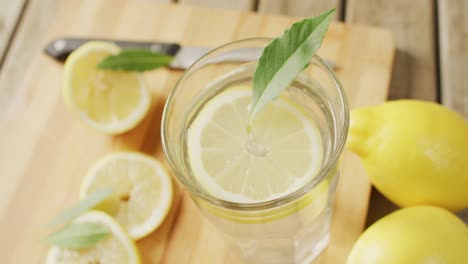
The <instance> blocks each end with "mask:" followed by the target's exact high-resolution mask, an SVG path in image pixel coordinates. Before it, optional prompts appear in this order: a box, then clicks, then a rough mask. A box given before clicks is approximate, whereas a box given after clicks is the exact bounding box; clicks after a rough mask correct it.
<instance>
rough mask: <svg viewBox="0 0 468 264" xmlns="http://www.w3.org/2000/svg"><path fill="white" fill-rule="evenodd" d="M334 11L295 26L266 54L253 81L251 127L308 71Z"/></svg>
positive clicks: (270, 45)
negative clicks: (301, 74) (255, 119)
mask: <svg viewBox="0 0 468 264" xmlns="http://www.w3.org/2000/svg"><path fill="white" fill-rule="evenodd" d="M335 11H336V10H335V9H332V10H330V11H328V12H325V13H323V14H321V15H319V16H316V17H312V18H308V19H304V20H302V21H300V22H297V23H295V24H293V25H292V26H291V27H290V28H289V29H287V30H286V31H285V32H284V33H283V35H282V36H280V37H278V38H276V39H274V40H273V41H272V42H271V43H270V44H269V45H268V46H267V47H266V48H265V49H264V50H263V53H262V55H261V57H260V59H259V62H258V65H257V69H256V70H255V74H254V78H253V97H252V110H251V112H250V120H249V127H250V124H251V123H252V120H253V119H254V117H255V115H257V114H258V112H260V110H262V109H263V107H265V105H267V104H268V103H269V102H271V101H273V100H274V99H275V98H277V97H278V96H279V95H280V94H281V92H282V91H283V90H284V89H286V88H287V87H288V86H289V85H290V84H291V83H292V82H293V81H294V80H295V79H296V78H297V76H298V75H299V73H301V72H302V71H303V70H304V69H305V68H306V67H307V65H308V64H309V62H310V60H311V58H312V57H313V56H314V54H315V52H317V50H318V49H319V48H320V45H321V44H322V41H323V38H324V37H325V33H326V32H327V29H328V25H329V23H330V20H331V17H332V15H333V14H334V13H335Z"/></svg>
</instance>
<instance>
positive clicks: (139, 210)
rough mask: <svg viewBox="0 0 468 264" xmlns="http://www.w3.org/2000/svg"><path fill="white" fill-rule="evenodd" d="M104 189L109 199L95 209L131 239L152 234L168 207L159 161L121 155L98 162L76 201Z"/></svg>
mask: <svg viewBox="0 0 468 264" xmlns="http://www.w3.org/2000/svg"><path fill="white" fill-rule="evenodd" d="M104 188H110V189H111V190H112V195H111V197H109V198H108V199H106V200H105V201H104V202H103V203H102V204H101V205H99V206H98V207H97V208H96V209H98V210H103V211H105V212H107V213H108V214H110V215H111V216H113V217H114V218H115V219H116V220H117V222H119V223H120V224H121V225H122V226H123V227H124V228H126V229H127V231H128V233H129V234H130V236H131V237H132V238H133V239H140V238H142V237H144V236H146V235H148V234H149V233H151V232H152V231H154V230H155V229H156V228H157V227H158V226H159V225H161V223H162V222H163V220H164V218H165V217H166V215H167V214H168V212H169V209H170V207H171V203H172V182H171V179H170V176H169V174H168V173H167V172H166V170H165V169H164V167H163V166H162V164H161V163H159V161H157V160H156V159H154V158H151V157H149V156H146V155H143V154H139V153H134V152H121V153H114V154H110V155H108V156H106V157H104V158H103V159H101V160H99V161H98V162H97V163H96V164H95V165H94V166H93V167H92V168H91V169H90V171H89V173H88V175H87V177H86V178H85V180H84V182H83V184H82V186H81V190H80V197H81V198H84V197H86V196H87V195H89V194H91V193H93V192H95V191H97V190H100V189H104Z"/></svg>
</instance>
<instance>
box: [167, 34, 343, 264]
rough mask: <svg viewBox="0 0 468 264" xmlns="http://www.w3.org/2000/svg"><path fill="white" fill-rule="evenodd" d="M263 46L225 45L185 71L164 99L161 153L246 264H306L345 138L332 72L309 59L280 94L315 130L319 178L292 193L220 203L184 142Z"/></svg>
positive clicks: (326, 225)
mask: <svg viewBox="0 0 468 264" xmlns="http://www.w3.org/2000/svg"><path fill="white" fill-rule="evenodd" d="M270 42H271V39H268V38H255V39H246V40H240V41H235V42H232V43H228V44H226V45H223V46H221V47H219V48H216V49H214V50H212V51H211V52H209V53H208V54H206V55H205V56H203V57H202V58H200V59H199V60H198V61H197V62H195V63H194V64H193V65H192V66H191V67H190V68H188V69H187V70H186V71H185V73H184V74H183V75H182V77H181V78H180V79H179V81H178V82H177V84H176V85H175V88H174V89H173V91H172V93H171V94H170V95H169V97H168V99H167V102H166V105H165V108H164V112H163V118H162V127H161V130H162V131H161V135H162V143H163V148H164V153H165V155H166V158H167V160H168V163H169V166H170V167H171V169H172V171H173V173H174V175H175V176H176V177H177V179H178V180H179V181H180V182H181V183H182V184H183V185H184V186H185V188H186V189H187V190H188V192H189V193H190V195H191V197H192V198H193V200H194V201H195V203H196V204H197V206H198V207H199V208H200V210H201V211H202V213H203V214H204V215H205V217H207V218H208V220H209V221H210V222H211V223H212V224H214V225H215V226H216V227H217V229H218V230H220V231H221V232H223V233H224V234H225V235H226V237H227V238H228V239H229V240H230V241H232V242H233V243H234V244H235V245H236V246H237V247H238V248H239V249H240V251H241V253H242V255H243V257H244V259H245V261H246V262H247V263H281V264H285V263H310V262H311V261H312V260H314V259H315V258H316V257H317V256H318V255H319V254H320V253H321V252H322V251H323V249H324V248H325V247H326V246H327V244H328V241H329V234H330V218H331V210H332V202H333V196H334V193H335V190H336V184H337V180H338V176H339V164H340V162H339V161H340V156H341V153H342V151H343V147H344V143H345V141H346V136H347V132H348V125H349V110H348V104H347V99H346V95H345V92H344V90H343V88H342V86H341V84H340V82H339V80H338V79H337V77H336V76H335V74H334V73H333V71H332V69H331V68H330V67H329V66H328V65H327V64H326V63H325V62H324V61H323V60H322V59H321V58H320V57H319V56H318V55H315V56H314V57H313V58H312V60H311V61H310V63H309V65H308V66H307V67H306V69H305V70H304V71H303V72H302V73H301V74H300V75H299V76H298V77H297V79H296V80H295V81H294V82H293V83H292V84H291V85H290V87H288V88H287V89H286V90H285V91H284V92H283V94H282V96H283V95H284V96H285V97H287V98H288V99H289V100H291V101H293V102H294V103H295V104H297V105H299V106H300V107H301V108H302V109H303V111H305V112H306V113H307V115H309V116H310V117H311V118H313V120H314V121H315V123H316V125H317V127H318V129H319V130H320V133H321V137H322V141H323V146H322V151H323V161H322V164H321V167H320V171H319V173H318V174H317V175H316V176H315V177H314V178H312V179H311V180H310V181H308V182H307V183H306V184H304V185H303V186H300V187H299V188H298V189H297V190H295V191H293V192H291V193H288V194H286V195H284V196H282V197H279V198H275V199H273V200H269V201H263V202H258V203H241V202H239V203H237V202H233V201H226V200H223V199H220V198H219V197H215V196H213V195H212V194H210V193H209V192H208V191H206V189H205V188H204V186H203V185H202V184H201V183H200V182H199V181H197V178H196V177H195V176H194V173H193V171H192V168H191V165H190V161H189V159H188V154H187V144H186V137H187V131H188V128H189V126H190V124H191V121H192V120H193V119H194V117H196V115H197V114H198V113H199V110H200V109H201V108H202V107H203V105H204V104H206V102H207V101H209V98H213V96H215V95H216V94H219V93H220V92H222V91H223V90H224V89H226V88H227V87H230V86H233V85H238V84H248V85H251V84H252V78H253V75H254V72H255V68H256V65H257V63H258V59H259V57H260V55H261V53H262V51H263V49H264V48H265V47H266V46H267V45H268V44H269V43H270Z"/></svg>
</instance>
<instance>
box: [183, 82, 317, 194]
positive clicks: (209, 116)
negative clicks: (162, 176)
mask: <svg viewBox="0 0 468 264" xmlns="http://www.w3.org/2000/svg"><path fill="white" fill-rule="evenodd" d="M251 98H252V89H251V87H244V86H239V87H232V88H229V89H227V90H225V91H223V92H222V93H220V94H218V95H217V96H215V97H214V98H212V99H211V100H210V101H208V103H206V104H205V105H204V106H203V107H202V109H201V110H200V111H199V113H198V115H197V116H196V117H195V118H194V120H193V122H192V123H191V125H190V127H189V129H188V134H187V150H188V156H189V160H190V164H191V168H192V172H193V174H194V176H195V178H196V179H197V180H198V181H199V182H200V184H201V185H202V186H203V187H204V188H205V189H206V191H207V192H209V193H210V194H212V195H213V196H215V197H217V198H220V199H223V200H227V201H232V202H237V203H254V202H262V201H268V200H272V199H275V198H279V197H282V196H284V195H287V194H289V193H291V192H294V191H295V190H297V189H299V188H300V187H302V186H304V185H305V184H306V183H307V182H309V181H310V180H312V179H313V178H314V177H315V176H316V175H317V173H318V172H319V170H320V167H321V163H322V156H323V146H322V139H321V134H320V131H319V129H318V127H317V125H316V123H315V121H314V120H313V118H312V117H310V116H309V115H308V114H307V113H306V112H305V111H304V110H303V108H301V107H300V106H299V105H297V104H295V103H294V102H291V101H290V100H288V99H287V98H283V97H279V98H278V99H276V100H275V101H273V102H271V103H270V104H268V105H267V106H266V107H265V108H264V109H263V110H262V111H261V112H260V113H259V114H258V115H257V117H256V118H255V120H254V122H253V124H252V127H251V130H250V132H248V131H247V129H246V128H247V124H248V120H249V104H250V102H251Z"/></svg>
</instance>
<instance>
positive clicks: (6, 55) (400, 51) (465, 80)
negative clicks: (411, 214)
mask: <svg viewBox="0 0 468 264" xmlns="http://www.w3.org/2000/svg"><path fill="white" fill-rule="evenodd" d="M62 1H73V0H62ZM118 1H132V0H118ZM147 1H153V2H165V3H168V2H179V4H188V5H197V6H204V7H217V8H230V9H237V10H249V11H257V12H261V13H280V14H287V15H293V16H310V15H313V14H317V13H319V12H322V11H325V10H327V9H329V8H332V7H336V8H337V10H338V15H337V16H336V19H337V20H341V21H344V22H346V23H360V24H370V25H375V26H380V27H385V28H388V29H390V30H391V31H393V33H394V36H395V39H396V45H397V54H396V58H395V63H394V69H393V75H392V81H391V89H390V94H389V99H399V98H415V99H422V100H429V101H438V102H441V103H443V104H444V105H446V106H448V107H450V108H452V109H454V110H456V111H458V112H459V113H461V114H462V115H464V116H465V117H466V118H468V77H467V76H468V74H466V71H467V70H468V34H467V32H468V19H466V18H465V17H464V15H465V14H464V13H466V11H467V10H468V0H434V1H429V0H413V1H408V0H392V1H388V0H322V1H316V0H235V1H234V0H172V1H171V0H147ZM58 2H59V0H0V6H1V9H0V128H2V127H1V126H2V121H3V120H8V119H9V113H10V112H11V111H14V109H15V107H17V104H18V102H17V101H13V100H10V98H13V97H18V94H17V93H20V92H21V91H18V90H15V87H18V86H19V84H20V83H21V82H22V81H23V78H22V77H23V71H24V70H25V69H26V68H27V66H28V64H29V63H30V61H31V60H32V58H33V57H34V56H37V54H38V49H39V48H38V47H41V46H43V44H44V43H45V41H46V39H45V37H46V35H45V32H46V31H47V29H48V28H49V26H50V22H51V21H52V18H53V14H54V13H55V9H56V7H57V6H58ZM77 23H79V21H77ZM2 129H5V128H2ZM6 129H7V128H6ZM6 176H7V175H2V176H1V177H6ZM3 205H4V202H3V201H0V209H2V207H3ZM395 208H396V207H395V206H394V205H393V204H391V203H390V202H389V201H387V200H386V199H385V198H384V197H382V196H381V195H380V194H379V193H378V192H377V191H375V190H373V193H372V198H371V201H370V208H369V214H368V219H367V222H368V224H370V223H373V222H374V221H375V220H377V219H379V218H380V217H382V216H383V215H385V214H387V213H389V212H391V211H393V210H395Z"/></svg>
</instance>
